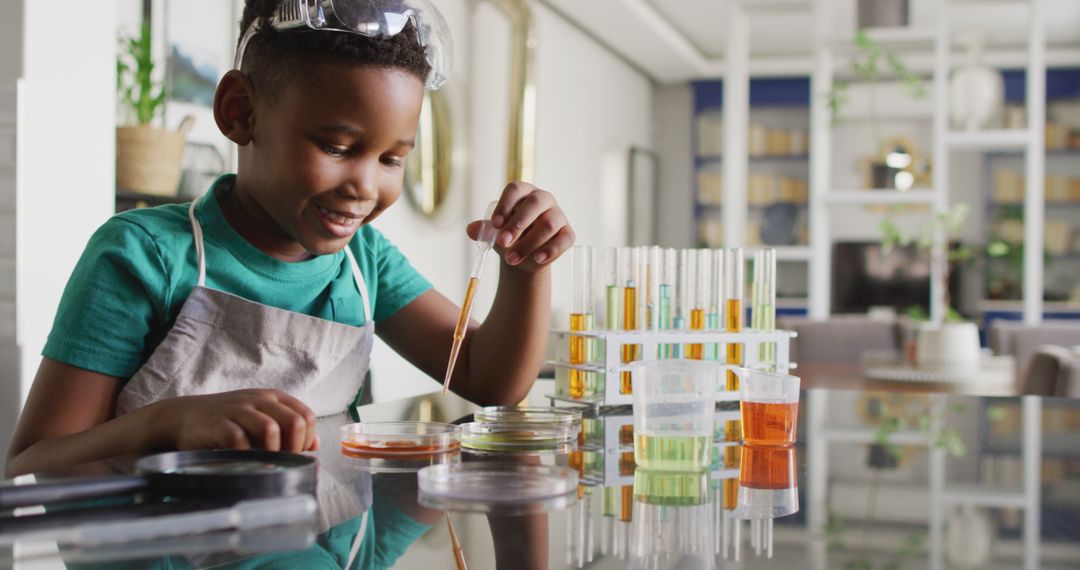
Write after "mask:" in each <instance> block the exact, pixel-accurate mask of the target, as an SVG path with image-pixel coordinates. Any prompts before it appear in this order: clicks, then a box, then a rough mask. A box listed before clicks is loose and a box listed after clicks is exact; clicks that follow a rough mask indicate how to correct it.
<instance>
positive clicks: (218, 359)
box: [116, 195, 375, 445]
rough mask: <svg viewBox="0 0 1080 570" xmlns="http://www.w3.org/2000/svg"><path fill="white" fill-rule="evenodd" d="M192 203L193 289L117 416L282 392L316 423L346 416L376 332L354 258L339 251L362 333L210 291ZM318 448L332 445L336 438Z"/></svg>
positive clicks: (120, 403)
mask: <svg viewBox="0 0 1080 570" xmlns="http://www.w3.org/2000/svg"><path fill="white" fill-rule="evenodd" d="M203 199H206V200H213V199H214V197H213V195H207V196H206V197H204V198H203ZM197 202H198V200H195V201H192V203H191V207H190V208H189V209H188V218H189V219H190V220H191V229H192V233H193V234H194V238H195V250H196V253H197V254H198V258H199V281H198V286H196V287H195V289H193V290H192V292H191V295H190V296H188V298H187V300H185V301H184V305H183V307H181V309H180V314H179V315H177V317H176V323H175V324H174V325H173V327H172V329H170V330H169V333H168V335H166V337H165V339H164V340H163V341H162V342H161V344H159V345H158V347H157V348H156V349H155V350H154V352H153V354H151V355H150V359H149V360H147V361H146V363H145V364H143V366H142V368H140V369H139V370H138V371H137V372H135V375H134V376H132V377H131V379H130V380H128V382H127V384H125V385H124V388H123V390H121V392H120V396H119V398H118V400H117V403H116V415H121V414H126V413H129V412H132V411H134V410H137V409H139V408H141V407H143V406H146V405H148V404H151V403H153V402H156V401H158V400H163V399H165V398H175V397H178V396H193V395H202V394H215V393H219V392H228V391H232V390H242V389H248V388H275V389H278V390H281V391H283V392H286V393H288V394H289V395H291V396H295V397H296V398H298V399H300V400H301V401H302V402H304V403H305V404H306V405H307V406H308V407H309V408H311V410H312V411H313V412H315V415H316V416H319V417H320V418H321V417H327V416H334V415H342V416H343V415H344V413H345V412H352V408H353V404H354V402H355V401H356V399H357V395H358V393H359V391H360V388H361V386H362V384H363V381H364V375H365V374H366V373H367V370H368V367H369V365H370V363H371V346H372V342H373V339H374V334H373V333H374V326H375V325H374V323H372V321H371V305H370V301H369V297H368V290H367V285H366V284H365V283H364V276H363V275H361V273H360V267H359V266H358V265H357V263H356V258H355V257H353V254H352V251H350V250H349V248H348V247H347V246H346V247H345V255H346V256H347V257H348V259H349V264H350V266H351V267H352V274H353V278H354V280H355V281H356V287H357V289H358V290H359V292H360V298H361V301H362V302H363V307H364V325H363V326H361V327H354V326H350V325H346V324H342V323H337V322H334V321H329V320H325V319H320V318H318V317H312V316H309V315H304V314H301V313H294V312H292V311H287V310H285V309H279V308H276V307H270V306H267V305H262V304H259V303H256V302H254V301H249V300H247V299H244V298H242V297H238V296H236V295H232V294H229V293H226V292H224V291H217V290H214V289H210V288H208V287H207V286H206V252H205V246H204V244H203V234H202V226H200V225H199V221H198V220H197V219H196V218H195V205H196V203H197ZM345 419H346V418H344V417H342V422H344V421H345ZM320 423H322V424H327V423H336V422H320ZM322 441H323V443H324V444H330V445H333V443H332V442H335V441H337V438H336V437H334V438H333V439H330V440H326V439H322Z"/></svg>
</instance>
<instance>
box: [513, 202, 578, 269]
mask: <svg viewBox="0 0 1080 570" xmlns="http://www.w3.org/2000/svg"><path fill="white" fill-rule="evenodd" d="M565 226H566V216H564V215H563V213H562V211H561V210H559V209H558V208H555V209H551V210H547V211H545V212H543V213H542V214H540V216H539V217H537V218H536V220H535V221H534V222H533V223H532V225H531V226H529V229H528V230H527V231H526V232H525V234H524V235H522V236H521V237H520V238H518V240H517V241H516V242H515V243H514V246H513V247H512V248H511V249H510V251H509V252H507V254H506V262H507V263H509V264H510V265H517V264H518V263H520V262H521V260H523V259H526V258H528V257H530V256H531V257H532V258H533V261H534V262H536V263H544V262H545V261H547V260H548V259H549V258H551V257H552V256H551V255H549V252H548V251H546V249H547V246H548V242H549V241H551V239H552V238H554V237H555V236H556V235H557V234H558V233H559V232H560V231H561V230H562V229H563V228H564V227H565Z"/></svg>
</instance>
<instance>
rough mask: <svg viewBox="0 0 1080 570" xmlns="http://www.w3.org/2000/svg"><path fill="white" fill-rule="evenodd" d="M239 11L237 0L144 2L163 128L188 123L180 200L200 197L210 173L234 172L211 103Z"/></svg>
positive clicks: (227, 63) (228, 58)
mask: <svg viewBox="0 0 1080 570" xmlns="http://www.w3.org/2000/svg"><path fill="white" fill-rule="evenodd" d="M242 6H243V3H242V1H240V0H237V1H232V0H229V1H223V0H149V1H146V2H144V9H147V10H149V14H148V17H149V18H150V21H151V25H152V27H153V29H154V31H155V37H156V38H159V39H157V40H155V43H156V44H157V49H159V50H161V51H160V54H161V60H162V62H163V65H164V70H165V113H164V124H165V127H166V128H169V129H176V128H179V127H180V125H181V123H182V122H183V121H184V120H185V119H188V118H190V119H191V125H190V130H189V131H188V136H187V140H188V148H187V152H186V153H185V164H184V169H185V176H188V178H187V179H186V180H182V181H181V194H182V195H183V194H187V195H198V194H201V192H202V191H205V189H206V188H205V186H208V180H212V178H213V177H214V176H215V174H220V173H221V172H227V171H232V170H234V169H235V168H234V166H235V160H234V155H235V150H234V146H233V144H232V143H231V142H230V141H229V140H228V139H226V138H225V136H224V135H222V134H221V132H220V131H219V130H218V128H217V124H216V123H215V122H214V111H213V104H214V91H215V90H216V89H217V84H218V80H219V79H221V76H222V75H224V74H225V72H226V71H228V70H229V69H231V68H232V64H233V55H234V53H235V47H236V41H237V37H238V35H239V32H238V31H237V28H238V26H239V21H240V15H241V12H242ZM214 171H217V172H216V173H215V172H214Z"/></svg>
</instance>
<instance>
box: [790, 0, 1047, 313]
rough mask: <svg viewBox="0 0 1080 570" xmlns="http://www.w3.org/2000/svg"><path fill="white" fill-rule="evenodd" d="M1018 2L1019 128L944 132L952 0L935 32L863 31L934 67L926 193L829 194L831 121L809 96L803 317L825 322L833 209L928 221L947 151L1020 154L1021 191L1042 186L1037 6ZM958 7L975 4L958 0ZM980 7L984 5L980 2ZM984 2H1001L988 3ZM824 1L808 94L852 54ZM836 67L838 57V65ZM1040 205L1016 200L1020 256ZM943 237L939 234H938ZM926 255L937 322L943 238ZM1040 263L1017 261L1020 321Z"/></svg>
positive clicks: (1042, 55) (1038, 244) (1032, 235)
mask: <svg viewBox="0 0 1080 570" xmlns="http://www.w3.org/2000/svg"><path fill="white" fill-rule="evenodd" d="M1010 1H1014V2H1023V3H1025V4H1026V5H1027V6H1028V8H1029V20H1030V21H1029V26H1028V27H1029V33H1028V45H1027V69H1028V71H1029V73H1028V74H1027V116H1028V117H1029V125H1028V128H1026V129H1014V130H1001V129H999V130H984V131H957V130H954V129H952V128H950V126H949V120H948V117H949V97H948V88H949V75H950V72H951V70H952V62H951V59H952V57H951V52H952V45H953V44H952V31H953V28H954V27H956V25H957V23H956V22H955V21H954V18H953V17H952V12H953V4H956V3H959V2H960V0H941V1H940V2H938V3H937V8H938V14H937V18H936V21H937V22H938V25H937V27H935V28H884V29H874V30H869V31H868V32H867V33H868V35H869V37H870V38H871V39H873V40H874V41H876V42H877V43H879V44H880V45H882V46H884V47H886V48H893V47H903V48H912V47H917V48H924V47H925V48H932V50H933V54H934V66H933V73H932V79H931V89H930V90H931V92H932V96H933V113H932V123H933V163H932V167H933V182H932V184H931V188H921V189H912V190H909V191H907V192H898V191H892V190H871V191H867V190H846V189H838V188H834V187H833V185H832V182H831V168H832V152H831V149H832V145H833V140H832V116H831V113H830V109H829V106H828V101H827V98H826V97H821V96H816V97H813V100H812V102H811V119H810V165H811V167H810V170H811V179H810V205H809V232H810V240H809V241H810V250H811V254H810V258H811V262H810V264H809V265H810V281H809V301H810V304H809V314H810V317H811V318H826V317H828V316H829V314H830V312H831V310H830V305H829V291H830V288H831V282H830V278H831V276H830V267H831V256H832V251H831V250H832V243H833V240H832V236H831V235H830V231H829V228H830V226H831V224H832V223H835V219H834V217H833V214H832V211H833V210H834V208H835V207H838V206H852V205H858V206H871V205H897V204H925V205H929V206H930V209H929V213H930V214H933V215H936V214H939V213H942V212H945V211H947V210H948V208H949V172H950V170H949V162H950V155H951V153H952V151H954V150H961V149H984V150H994V149H1022V150H1024V152H1025V155H1026V184H1027V185H1026V187H1027V188H1042V187H1043V184H1044V178H1045V173H1044V171H1045V164H1044V162H1045V157H1044V139H1043V136H1044V130H1045V126H1044V123H1043V118H1044V117H1045V116H1046V95H1045V94H1046V85H1045V83H1046V77H1045V75H1046V74H1045V70H1046V32H1045V30H1044V29H1043V25H1042V19H1041V14H1042V13H1043V12H1042V0H1010ZM963 3H964V4H973V3H980V2H972V1H966V2H963ZM981 3H987V0H982V2H981ZM990 3H991V4H994V3H996V4H1001V3H1002V2H1001V1H1000V0H999V1H997V2H990ZM830 4H832V3H831V2H829V0H816V1H815V4H814V25H815V34H816V40H817V42H816V44H817V46H818V48H817V53H816V55H815V64H814V71H813V75H812V77H811V92H812V93H815V94H820V93H828V92H830V91H831V90H832V87H833V79H834V75H835V70H836V67H837V61H838V58H846V57H848V56H849V55H850V54H851V53H852V50H853V46H852V44H851V43H850V42H837V41H836V39H835V38H836V36H835V34H833V30H832V18H831V16H832V12H831V6H830ZM841 61H842V59H841ZM1044 207H1045V204H1044V202H1043V198H1042V193H1041V192H1027V193H1026V194H1025V199H1024V233H1025V235H1024V241H1025V247H1026V248H1027V251H1042V249H1043V235H1042V228H1043V221H1044ZM939 237H943V236H939ZM936 241H937V242H938V244H939V245H938V246H937V247H936V248H935V250H934V251H933V252H932V256H933V258H934V259H935V261H936V262H935V263H934V264H933V266H932V272H933V273H932V280H931V299H930V313H931V317H932V318H934V319H940V318H941V317H942V316H943V315H944V311H945V301H944V299H945V291H944V290H943V288H942V287H941V282H940V279H939V277H940V274H941V272H942V270H943V267H944V265H945V264H944V257H945V249H944V239H938V240H936ZM1042 272H1043V260H1042V256H1040V255H1026V256H1025V257H1024V287H1023V288H1024V320H1025V322H1028V323H1037V322H1039V320H1040V319H1041V316H1042V291H1043V276H1042Z"/></svg>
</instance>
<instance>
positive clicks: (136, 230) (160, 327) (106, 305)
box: [42, 175, 431, 379]
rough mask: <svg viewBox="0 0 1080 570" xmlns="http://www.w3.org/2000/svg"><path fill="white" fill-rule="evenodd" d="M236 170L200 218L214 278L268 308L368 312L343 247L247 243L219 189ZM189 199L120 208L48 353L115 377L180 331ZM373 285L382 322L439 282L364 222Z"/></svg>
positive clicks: (84, 261)
mask: <svg viewBox="0 0 1080 570" xmlns="http://www.w3.org/2000/svg"><path fill="white" fill-rule="evenodd" d="M234 181H235V175H225V176H222V177H221V178H219V179H218V180H217V181H216V182H215V183H214V185H213V186H212V187H211V188H210V191H209V192H207V193H206V195H205V196H204V197H203V198H201V199H200V200H199V203H198V205H197V206H196V207H195V215H196V217H197V218H198V220H199V224H200V225H201V226H202V228H203V241H204V242H205V247H206V285H207V287H210V288H212V289H217V290H220V291H225V292H227V293H232V294H234V295H239V296H240V297H243V298H245V299H249V300H251V301H255V302H257V303H261V304H264V305H269V306H272V307H277V308H280V309H286V310H289V311H294V312H297V313H304V314H306V315H311V316H314V317H319V318H322V319H327V320H332V321H336V322H339V323H345V324H348V325H353V326H359V325H362V324H363V323H364V309H363V304H362V301H361V299H360V293H359V291H358V290H357V288H356V285H355V282H354V280H353V276H352V270H351V268H350V265H349V260H348V258H347V257H346V256H345V252H344V251H341V252H338V253H336V254H333V255H322V256H318V257H314V258H312V259H309V260H306V261H300V262H285V261H280V260H278V259H275V258H273V257H271V256H269V255H267V254H265V253H263V252H262V251H260V250H259V249H257V248H256V247H255V246H253V245H251V244H250V243H248V242H247V241H245V240H244V238H243V237H241V236H240V234H238V233H236V230H234V229H233V228H232V226H230V225H229V223H228V222H227V221H226V219H225V217H224V215H223V214H222V212H221V209H220V208H219V206H218V202H217V199H216V198H215V196H216V195H217V194H219V193H221V192H227V191H230V189H231V187H232V185H233V184H234ZM188 206H189V204H175V205H168V206H160V207H157V208H146V209H140V210H131V211H128V212H123V213H121V214H117V215H115V216H113V217H112V218H110V219H109V220H108V221H107V222H105V224H104V225H102V226H101V228H99V229H98V230H97V232H95V233H94V235H93V237H91V238H90V242H89V243H88V244H87V246H86V249H85V251H83V254H82V258H81V259H80V260H79V263H78V264H77V265H76V266H75V271H74V272H73V273H72V274H71V278H70V279H69V280H68V283H67V287H66V288H65V289H64V295H63V297H62V298H61V300H60V307H59V308H58V309H57V312H56V319H55V321H54V322H53V328H52V331H51V332H50V333H49V339H48V342H47V343H46V344H45V348H44V350H43V351H42V354H43V355H44V356H46V357H47V358H52V359H54V360H58V361H60V362H64V363H66V364H70V365H72V366H76V367H79V368H84V369H87V370H91V371H94V372H98V373H101V374H105V375H108V376H115V377H119V378H124V379H127V378H130V377H131V376H132V375H134V374H135V372H136V371H137V370H138V369H139V368H140V367H141V366H142V365H143V364H144V363H145V362H146V361H147V360H148V359H149V358H150V355H151V354H152V353H153V352H154V349H156V348H157V346H158V344H160V343H161V341H162V340H163V339H164V338H165V335H166V334H167V333H168V332H169V329H171V328H172V326H173V322H174V321H175V320H176V316H177V314H178V313H179V312H180V308H181V306H182V305H183V304H184V301H185V300H186V299H187V297H188V294H189V293H191V290H192V289H194V288H195V285H196V284H197V282H198V278H199V267H198V255H197V253H196V251H195V242H194V238H193V237H192V231H191V223H190V221H189V220H188ZM348 247H349V248H350V249H351V250H352V252H353V255H354V256H355V257H356V262H357V264H358V265H359V266H360V272H361V273H362V274H363V276H364V281H365V282H366V283H367V287H368V295H369V296H370V302H371V306H372V309H373V310H372V315H373V318H374V320H375V322H376V323H378V322H379V321H382V320H383V319H385V318H387V317H389V316H390V315H393V314H394V313H395V312H397V311H398V310H399V309H401V308H402V307H404V306H405V305H408V304H409V303H411V302H412V301H413V300H415V299H416V298H417V297H418V296H420V294H421V293H423V292H425V291H427V290H428V289H430V288H431V284H430V283H429V282H428V281H427V280H426V279H424V277H422V276H421V275H420V274H419V273H417V272H416V270H415V269H413V267H412V266H411V265H410V264H409V262H408V260H407V259H406V258H405V256H404V255H402V253H401V252H400V251H399V250H398V249H397V247H395V246H394V245H392V244H391V243H390V242H389V241H388V240H387V239H386V238H385V237H384V236H383V235H382V234H381V233H380V232H379V231H378V230H376V229H375V228H373V227H371V226H367V225H365V226H362V227H361V228H360V230H359V231H358V232H356V236H355V237H353V239H352V241H351V242H349V246H348Z"/></svg>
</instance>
